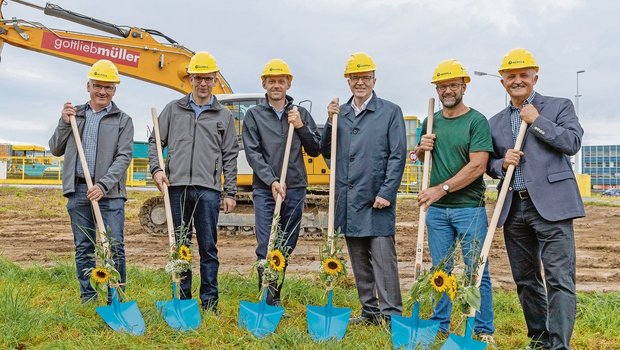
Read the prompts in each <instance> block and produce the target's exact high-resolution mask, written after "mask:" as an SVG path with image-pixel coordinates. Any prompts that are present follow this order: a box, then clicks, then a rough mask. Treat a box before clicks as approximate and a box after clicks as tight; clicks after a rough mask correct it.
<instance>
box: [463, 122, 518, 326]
mask: <svg viewBox="0 0 620 350" xmlns="http://www.w3.org/2000/svg"><path fill="white" fill-rule="evenodd" d="M526 132H527V123H526V122H524V121H521V126H520V127H519V134H518V135H517V140H516V142H515V149H516V150H517V151H520V150H521V148H522V147H523V140H524V139H525V133H526ZM515 168H516V167H515V166H514V165H509V166H508V169H506V176H504V180H503V182H502V188H501V189H500V191H499V194H498V195H497V203H496V204H495V209H493V216H491V222H489V227H488V230H487V236H486V238H485V239H484V244H483V246H482V250H481V251H480V260H479V261H480V265H478V272H477V273H476V287H477V288H480V283H481V282H482V274H483V273H484V265H486V262H487V259H488V257H489V251H490V250H491V243H493V236H494V235H495V229H496V228H497V223H498V222H499V216H500V215H501V213H502V208H503V207H504V202H505V201H506V195H507V193H508V187H510V182H511V181H512V176H513V175H514V171H515ZM469 316H470V317H473V316H475V310H473V309H470V310H469Z"/></svg>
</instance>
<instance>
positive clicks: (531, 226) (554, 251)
mask: <svg viewBox="0 0 620 350" xmlns="http://www.w3.org/2000/svg"><path fill="white" fill-rule="evenodd" d="M504 240H505V241H506V250H507V252H508V259H509V261H510V267H511V269H512V276H513V278H514V280H515V283H516V285H517V293H518V295H519V301H520V302H521V306H522V308H523V314H524V316H525V322H526V324H527V332H528V334H527V335H528V336H529V337H530V338H531V339H532V344H536V345H538V346H540V347H542V348H546V349H554V350H555V349H569V342H570V338H571V335H572V333H573V326H574V324H575V314H576V303H577V299H576V293H575V237H574V232H573V220H572V219H569V220H563V221H557V222H551V221H547V220H545V219H543V218H542V217H541V216H540V214H538V211H537V210H536V208H535V207H534V204H533V203H532V201H531V199H524V200H522V199H520V198H519V197H518V196H515V197H514V198H513V201H512V206H511V208H510V213H509V215H508V219H507V220H506V223H505V225H504ZM541 265H542V266H543V268H544V271H545V277H544V281H543V277H542V275H541Z"/></svg>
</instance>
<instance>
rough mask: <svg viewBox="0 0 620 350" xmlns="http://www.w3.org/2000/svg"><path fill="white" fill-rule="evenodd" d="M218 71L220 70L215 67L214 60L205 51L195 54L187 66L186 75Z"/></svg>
mask: <svg viewBox="0 0 620 350" xmlns="http://www.w3.org/2000/svg"><path fill="white" fill-rule="evenodd" d="M219 71H220V68H219V67H218V66H217V63H216V62H215V58H214V57H213V55H211V54H210V53H208V52H207V51H200V52H196V54H195V55H194V56H192V58H191V59H190V60H189V64H188V65H187V73H189V74H206V73H213V72H219Z"/></svg>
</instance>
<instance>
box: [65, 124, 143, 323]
mask: <svg viewBox="0 0 620 350" xmlns="http://www.w3.org/2000/svg"><path fill="white" fill-rule="evenodd" d="M69 119H70V122H71V129H72V131H73V138H74V139H75V145H76V147H77V151H78V155H79V157H80V162H81V163H82V169H83V170H84V177H85V178H86V185H87V186H88V188H89V189H90V188H92V187H93V181H92V178H91V177H90V171H89V170H88V163H87V162H86V156H85V155H84V147H83V146H82V139H81V138H80V130H79V129H78V126H77V122H76V121H75V116H74V115H72V116H70V117H69ZM90 203H91V205H92V207H93V212H94V213H95V222H96V224H97V231H99V239H101V244H102V245H103V250H104V251H106V252H109V251H110V242H108V240H107V239H106V238H105V235H103V233H104V232H106V229H105V225H104V224H103V217H102V216H101V210H100V209H99V202H97V201H94V200H93V201H91V202H90ZM106 255H107V254H106ZM108 293H112V305H107V306H98V307H97V314H99V316H101V318H102V319H103V320H104V321H105V323H107V324H108V326H110V328H112V329H113V330H115V331H117V332H126V333H131V334H134V335H142V334H144V328H145V327H144V318H142V313H140V309H139V308H138V304H137V303H136V302H135V301H130V302H126V303H121V302H120V300H119V298H118V291H117V290H116V286H115V287H111V288H109V289H108Z"/></svg>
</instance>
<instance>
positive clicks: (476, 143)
mask: <svg viewBox="0 0 620 350" xmlns="http://www.w3.org/2000/svg"><path fill="white" fill-rule="evenodd" d="M426 121H427V120H426V119H425V120H424V122H423V123H422V134H426ZM433 134H435V135H436V136H437V138H436V139H435V146H434V148H433V152H431V153H432V158H433V159H432V163H431V164H432V165H431V181H430V186H436V185H439V184H442V183H444V182H445V181H446V180H448V179H450V178H451V177H453V176H454V175H456V173H458V172H459V170H461V169H462V168H463V167H464V166H465V165H466V164H467V163H469V153H472V152H480V151H487V152H492V151H493V142H492V140H491V128H490V127H489V122H488V121H487V118H486V117H485V116H484V115H482V113H480V112H478V111H477V110H475V109H473V108H470V109H469V112H467V113H465V114H463V115H461V116H458V117H456V118H451V119H448V118H445V117H444V116H443V113H442V111H441V110H440V111H438V112H436V113H435V118H434V120H433ZM484 190H485V185H484V180H483V178H482V176H480V177H479V178H477V179H476V180H474V181H473V182H472V183H470V184H469V185H468V186H467V187H465V188H462V189H460V190H458V191H454V192H450V193H448V194H447V195H445V196H443V197H442V198H441V199H440V200H438V201H437V202H435V203H433V206H437V207H441V208H468V207H481V206H484Z"/></svg>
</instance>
